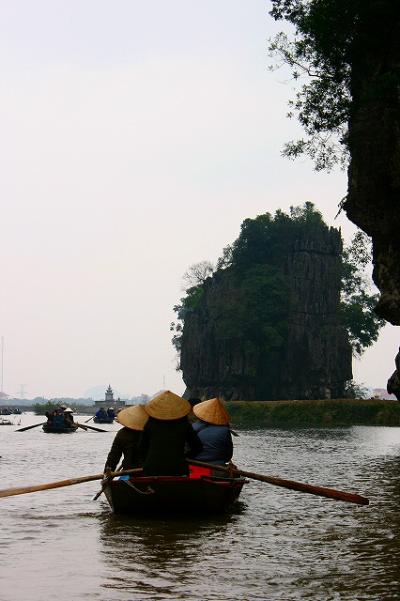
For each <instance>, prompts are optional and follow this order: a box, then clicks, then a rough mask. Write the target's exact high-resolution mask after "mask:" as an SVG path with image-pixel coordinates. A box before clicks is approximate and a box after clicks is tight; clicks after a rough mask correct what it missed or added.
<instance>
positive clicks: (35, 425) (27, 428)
mask: <svg viewBox="0 0 400 601" xmlns="http://www.w3.org/2000/svg"><path fill="white" fill-rule="evenodd" d="M43 424H47V421H46V422H40V424H33V426H25V427H24V428H18V430H14V432H24V431H25V430H30V429H31V428H37V427H38V426H43Z"/></svg>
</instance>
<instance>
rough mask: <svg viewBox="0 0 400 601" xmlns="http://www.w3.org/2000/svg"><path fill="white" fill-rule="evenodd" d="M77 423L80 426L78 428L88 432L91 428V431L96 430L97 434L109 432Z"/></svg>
mask: <svg viewBox="0 0 400 601" xmlns="http://www.w3.org/2000/svg"><path fill="white" fill-rule="evenodd" d="M75 423H76V425H77V426H78V428H83V429H84V430H87V429H88V428H89V430H94V431H95V432H108V430H102V429H101V428H95V427H94V426H84V425H83V424H78V422H75Z"/></svg>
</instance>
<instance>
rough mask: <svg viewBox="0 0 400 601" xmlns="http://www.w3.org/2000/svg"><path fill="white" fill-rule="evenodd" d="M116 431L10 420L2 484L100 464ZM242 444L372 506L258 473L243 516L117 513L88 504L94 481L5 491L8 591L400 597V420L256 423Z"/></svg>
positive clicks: (223, 598)
mask: <svg viewBox="0 0 400 601" xmlns="http://www.w3.org/2000/svg"><path fill="white" fill-rule="evenodd" d="M3 430H4V429H3ZM113 437H114V434H113V433H112V432H109V433H108V434H101V435H100V434H99V435H95V434H94V435H93V436H92V435H86V434H85V433H84V432H83V431H82V435H80V434H74V435H73V436H65V437H62V436H60V437H57V436H55V437H52V436H51V435H45V434H43V433H41V432H39V431H36V430H32V431H31V430H29V431H27V432H26V433H21V434H15V433H13V432H11V431H10V432H8V431H5V430H4V431H2V432H0V447H1V449H2V452H1V453H0V454H1V455H3V459H2V460H1V461H0V476H1V478H2V480H3V487H6V486H12V485H15V484H17V483H25V484H34V483H40V482H49V481H52V480H58V479H63V478H69V477H73V476H79V475H85V474H91V473H97V472H98V471H100V470H101V468H99V466H101V464H102V463H103V460H104V457H106V455H107V453H108V450H109V447H110V445H111V442H112V439H113ZM235 443H236V448H235V461H236V463H237V464H238V465H241V466H243V467H245V468H246V469H247V470H248V471H254V472H259V473H264V474H269V475H279V476H281V477H286V478H289V479H293V480H298V481H300V482H310V483H311V484H316V485H325V486H332V487H333V488H337V489H342V490H347V491H349V492H358V493H360V494H362V495H364V496H366V497H368V498H369V499H370V502H371V504H370V506H368V507H359V506H356V505H351V504H348V503H340V502H335V501H332V500H329V499H322V498H319V497H315V496H312V495H306V494H301V493H299V492H293V491H289V490H284V489H281V488H277V487H274V486H270V485H267V484H263V483H261V482H256V481H249V483H248V484H247V485H246V487H244V489H243V492H242V494H241V500H242V502H243V504H242V505H239V507H238V508H237V511H236V512H234V513H231V514H229V515H225V516H219V517H212V518H208V519H205V520H204V519H200V518H199V519H197V520H191V519H188V518H183V519H174V520H170V519H168V520H166V519H164V520H163V519H161V520H160V519H159V520H152V519H138V518H126V517H119V516H113V515H111V514H110V511H109V508H108V505H107V503H106V502H105V501H97V502H92V501H91V499H92V497H93V495H94V494H95V493H96V492H97V490H98V483H97V482H92V483H88V484H85V485H79V486H74V487H69V488H65V489H57V490H53V491H47V492H42V493H38V494H33V495H24V496H20V497H10V498H9V499H3V500H2V501H1V502H2V509H3V511H2V539H3V540H2V543H3V546H2V548H3V554H2V556H1V566H0V567H1V572H0V589H1V592H0V599H1V601H3V599H4V601H26V600H27V599H29V601H43V599H52V598H53V597H54V596H55V595H56V596H57V601H82V600H83V599H84V600H86V601H97V600H100V601H103V600H106V601H135V600H147V599H151V600H154V601H158V600H159V599H160V600H161V599H163V600H165V599H169V600H173V601H178V600H181V599H185V601H200V600H201V601H203V600H204V599H207V601H211V600H212V601H238V600H243V601H244V600H246V601H255V600H263V601H266V600H268V601H305V600H310V601H311V600H312V601H328V600H329V601H331V600H339V601H362V600H366V601H392V600H396V599H400V592H399V589H400V587H399V573H400V542H399V532H400V477H399V476H400V428H368V427H354V428H335V429H329V428H327V429H323V430H318V429H309V430H260V431H257V432H254V431H249V432H240V436H239V437H238V438H237V439H235ZM43 458H46V460H45V461H44V459H43ZM21 574H23V576H24V577H23V578H22V577H21ZM60 581H61V582H62V584H63V586H60ZM66 582H68V586H64V585H65V583H66ZM55 591H56V593H55ZM2 595H3V597H2Z"/></svg>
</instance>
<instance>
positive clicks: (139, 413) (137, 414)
mask: <svg viewBox="0 0 400 601" xmlns="http://www.w3.org/2000/svg"><path fill="white" fill-rule="evenodd" d="M148 419H149V416H148V415H147V413H146V411H145V410H144V405H134V406H133V407H127V408H126V409H122V410H121V411H120V412H119V413H118V415H117V422H119V423H120V424H122V425H123V426H126V427H127V428H130V429H131V430H143V428H144V426H145V423H146V422H147V420H148Z"/></svg>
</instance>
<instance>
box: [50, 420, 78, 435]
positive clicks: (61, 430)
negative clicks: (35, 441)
mask: <svg viewBox="0 0 400 601" xmlns="http://www.w3.org/2000/svg"><path fill="white" fill-rule="evenodd" d="M78 427H79V426H78V424H71V426H62V425H57V424H49V423H47V424H43V426H42V428H43V432H47V433H52V434H69V433H72V432H76V431H77V429H78Z"/></svg>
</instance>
